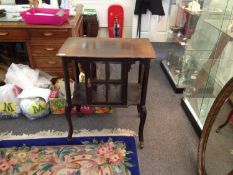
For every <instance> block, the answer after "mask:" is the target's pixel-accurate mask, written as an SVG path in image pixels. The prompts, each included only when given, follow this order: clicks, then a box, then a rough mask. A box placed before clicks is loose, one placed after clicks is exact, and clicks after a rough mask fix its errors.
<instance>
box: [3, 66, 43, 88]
mask: <svg viewBox="0 0 233 175" xmlns="http://www.w3.org/2000/svg"><path fill="white" fill-rule="evenodd" d="M38 77H39V70H33V69H31V68H30V67H29V66H27V65H23V64H14V63H12V64H11V65H10V67H9V68H8V70H7V73H6V76H5V82H6V83H7V84H15V85H17V86H19V87H21V88H22V89H25V88H28V87H34V86H36V82H37V80H38Z"/></svg>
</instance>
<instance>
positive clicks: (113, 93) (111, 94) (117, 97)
mask: <svg viewBox="0 0 233 175" xmlns="http://www.w3.org/2000/svg"><path fill="white" fill-rule="evenodd" d="M121 97H122V96H121V85H118V84H110V85H109V90H108V101H109V102H110V103H121V102H122V98H121Z"/></svg>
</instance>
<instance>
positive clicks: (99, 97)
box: [92, 84, 106, 103]
mask: <svg viewBox="0 0 233 175" xmlns="http://www.w3.org/2000/svg"><path fill="white" fill-rule="evenodd" d="M92 102H93V103H100V102H106V85H105V84H93V85H92Z"/></svg>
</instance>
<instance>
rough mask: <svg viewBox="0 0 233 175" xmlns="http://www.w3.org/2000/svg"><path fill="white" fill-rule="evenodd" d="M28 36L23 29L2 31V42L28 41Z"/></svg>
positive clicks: (0, 30)
mask: <svg viewBox="0 0 233 175" xmlns="http://www.w3.org/2000/svg"><path fill="white" fill-rule="evenodd" d="M27 39H28V34H27V32H26V31H25V30H21V29H0V40H1V41H2V40H11V41H17V40H27Z"/></svg>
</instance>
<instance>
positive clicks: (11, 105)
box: [0, 84, 20, 119]
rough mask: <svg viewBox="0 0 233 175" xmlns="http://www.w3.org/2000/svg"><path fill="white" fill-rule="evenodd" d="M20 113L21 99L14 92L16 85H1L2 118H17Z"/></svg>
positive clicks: (0, 114) (0, 113) (0, 112)
mask: <svg viewBox="0 0 233 175" xmlns="http://www.w3.org/2000/svg"><path fill="white" fill-rule="evenodd" d="M19 114H20V107H19V100H18V98H17V94H16V93H15V92H14V85H12V84H6V85H4V86H1V87H0V118H1V119H7V118H17V117H19Z"/></svg>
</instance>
